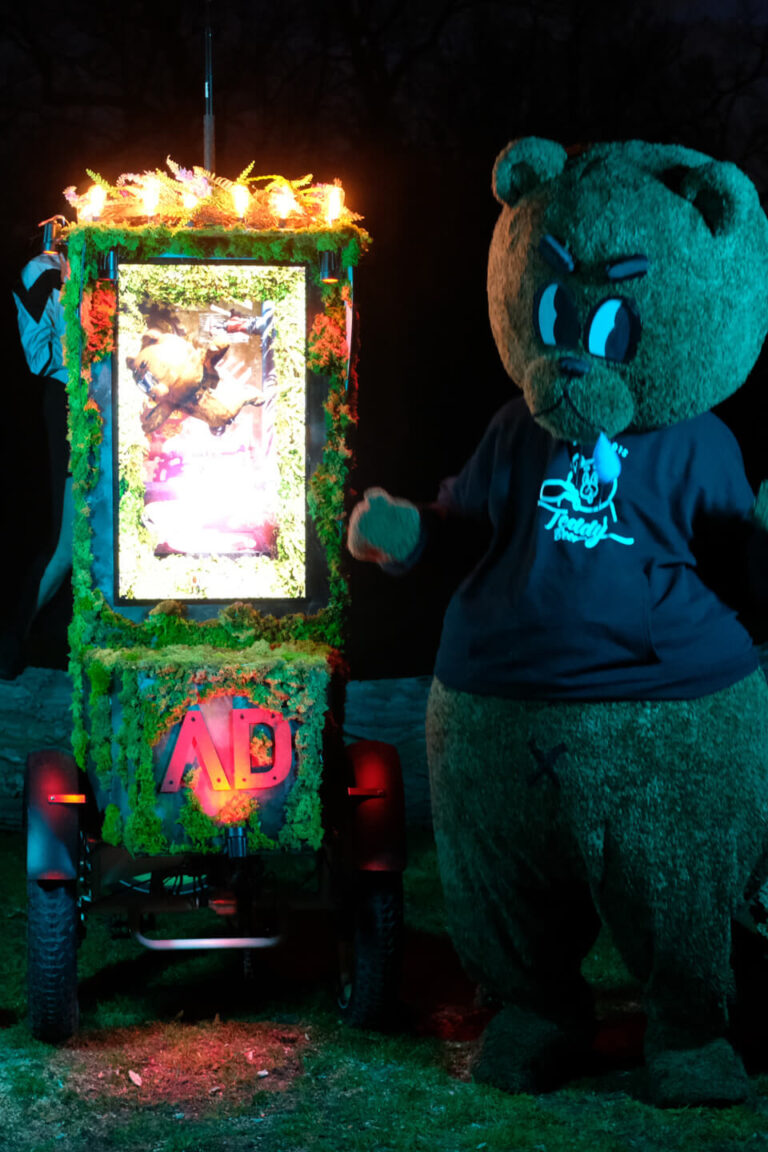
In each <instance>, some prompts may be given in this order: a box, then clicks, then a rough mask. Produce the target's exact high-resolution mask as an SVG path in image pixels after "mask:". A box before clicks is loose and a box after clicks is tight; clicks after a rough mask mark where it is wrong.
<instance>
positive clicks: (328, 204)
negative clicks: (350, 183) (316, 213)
mask: <svg viewBox="0 0 768 1152" xmlns="http://www.w3.org/2000/svg"><path fill="white" fill-rule="evenodd" d="M343 208H344V189H343V188H340V187H339V185H338V184H329V185H328V190H327V192H326V197H325V218H326V220H327V221H328V223H329V224H333V222H334V221H335V220H338V218H339V216H341V213H342V210H343Z"/></svg>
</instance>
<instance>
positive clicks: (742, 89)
mask: <svg viewBox="0 0 768 1152" xmlns="http://www.w3.org/2000/svg"><path fill="white" fill-rule="evenodd" d="M630 8H631V9H633V11H630ZM205 10H206V5H205V3H204V2H203V0H162V3H151V2H145V0H121V3H120V4H119V5H113V4H103V5H101V6H99V5H97V4H92V3H79V2H78V3H73V2H69V3H63V4H58V5H53V4H49V3H45V2H42V3H40V2H38V3H36V4H34V5H33V4H26V5H24V4H20V3H17V4H15V6H14V10H13V11H12V12H10V13H9V14H8V15H6V16H5V17H4V20H3V29H2V34H1V36H0V78H1V80H0V83H2V93H3V95H2V107H1V113H2V133H0V136H1V137H2V143H1V144H0V148H2V150H3V155H2V173H3V175H2V188H3V201H4V203H3V224H4V227H3V230H2V249H1V255H0V269H1V270H2V279H3V290H2V293H1V294H0V316H1V317H2V325H3V336H4V344H3V346H4V348H5V354H6V380H5V390H4V391H5V396H6V406H5V412H4V416H5V419H4V421H3V425H4V431H5V433H6V443H5V445H4V472H5V477H6V484H5V492H6V497H7V504H8V507H7V509H6V512H5V517H4V525H5V529H6V541H7V543H6V548H5V549H4V551H5V553H6V555H14V556H15V558H16V565H15V567H16V569H17V571H19V572H20V571H23V569H24V565H25V563H26V558H27V556H28V554H29V549H30V547H31V540H32V537H33V534H34V532H35V531H36V530H37V529H36V527H35V525H36V524H37V523H38V522H42V521H44V518H45V510H44V499H43V496H44V461H43V456H44V454H43V451H42V445H41V443H40V437H39V432H38V429H39V421H40V412H39V400H40V398H39V396H38V395H37V393H36V392H35V389H34V387H33V386H32V385H31V384H30V382H29V377H28V375H27V373H26V371H25V368H24V362H23V359H22V357H21V353H20V349H19V346H18V338H17V334H16V325H15V314H14V309H13V303H12V299H11V295H10V290H11V287H12V285H13V282H14V280H15V279H16V277H17V275H18V272H19V269H20V267H21V266H22V265H23V263H24V262H25V261H26V260H27V259H28V258H29V256H30V255H31V254H32V252H33V251H34V249H35V245H36V244H37V241H38V235H39V234H38V233H37V231H36V227H35V226H36V223H37V221H39V220H41V219H43V218H44V217H48V216H50V215H52V214H53V213H55V212H66V211H67V209H68V206H67V204H66V202H65V201H64V199H63V197H62V196H61V190H62V189H63V188H65V187H66V186H67V185H70V184H75V185H77V186H78V188H79V190H83V189H84V188H85V187H86V186H87V184H88V183H89V181H88V177H87V176H86V173H85V169H86V168H91V169H95V170H96V171H98V172H100V173H101V174H102V175H104V176H105V177H107V178H108V179H115V178H116V177H117V176H118V175H119V174H120V173H121V172H127V171H142V170H144V169H145V168H156V167H161V166H163V165H164V163H165V158H166V156H167V155H169V154H170V155H171V157H172V158H173V159H175V160H176V161H177V162H178V163H181V164H183V165H185V166H190V165H192V164H195V163H200V164H202V160H203V155H202V151H203V149H202V119H203V27H204V17H205ZM211 11H212V27H213V43H214V89H213V91H214V112H215V116H216V163H215V167H216V171H217V172H218V173H219V174H221V175H223V176H228V177H230V178H232V179H234V178H235V177H237V175H238V174H239V173H240V172H241V171H242V169H243V168H245V167H246V165H247V164H249V163H250V161H251V160H254V161H255V167H254V174H256V173H259V174H261V173H264V174H266V173H280V174H282V175H285V176H288V177H294V178H295V177H299V176H302V175H304V174H305V173H308V172H311V173H313V174H314V176H315V179H316V180H318V181H330V180H332V179H333V178H334V177H339V178H340V179H341V180H342V182H343V184H344V187H345V189H346V192H347V202H348V204H349V205H350V206H351V207H352V208H353V209H354V210H356V211H358V212H360V213H362V214H363V216H364V218H365V219H364V226H365V227H366V228H367V229H368V230H369V231H370V232H371V234H372V235H373V238H374V242H375V243H374V248H373V250H372V252H371V254H370V255H369V257H368V258H367V259H366V261H365V262H364V264H363V265H362V266H361V268H360V272H359V277H358V283H357V301H358V303H359V308H360V313H361V333H362V345H361V359H360V365H359V369H360V428H359V433H358V436H357V444H356V450H357V458H358V468H357V472H356V477H355V486H356V487H357V488H359V489H360V490H362V489H363V488H365V487H366V486H368V485H371V484H381V485H383V486H384V487H387V488H388V489H390V490H391V491H392V492H394V493H396V494H398V495H402V496H408V497H410V498H412V499H419V500H424V499H431V498H432V497H433V496H434V494H435V492H436V488H437V484H438V482H439V480H440V478H441V477H442V476H445V475H448V474H450V473H452V472H454V471H456V470H457V469H458V468H459V467H460V466H461V464H462V463H463V461H464V459H465V458H466V456H467V455H468V454H469V453H470V452H471V451H472V449H473V447H474V445H475V443H476V442H477V440H478V438H479V436H480V434H481V433H482V430H483V429H484V427H485V425H486V423H487V421H488V419H489V417H490V415H491V414H492V413H493V412H494V411H495V410H496V408H498V407H499V406H500V405H501V404H502V403H503V402H504V401H505V400H506V399H507V397H508V396H509V395H510V390H511V387H512V386H511V385H510V383H509V381H508V380H507V378H506V376H505V375H504V373H503V370H502V369H501V366H500V363H499V361H498V357H497V354H496V350H495V348H494V345H493V342H492V339H491V335H490V329H489V325H488V320H487V314H486V303H485V261H486V254H487V247H488V242H489V239H490V234H491V231H492V228H493V223H494V220H495V217H496V205H495V202H494V200H493V198H492V196H491V194H490V173H491V168H492V165H493V161H494V158H495V156H496V154H497V153H498V152H499V150H500V149H501V148H502V147H503V146H504V144H505V143H506V142H507V141H508V140H510V139H512V138H513V137H515V136H521V135H529V134H536V135H543V136H551V137H553V138H555V139H557V140H560V141H561V142H562V143H565V144H573V143H586V142H589V141H594V140H600V139H627V138H631V137H639V138H644V139H648V140H654V141H660V142H669V143H671V142H678V143H681V144H685V145H688V146H689V147H693V148H698V149H701V150H702V151H704V152H707V153H709V154H711V155H713V156H715V157H718V158H721V159H728V160H732V161H734V162H736V163H737V164H739V165H740V166H741V167H743V168H744V169H745V170H746V171H747V172H748V173H749V175H750V176H751V177H752V178H753V180H754V181H755V182H756V184H757V186H758V188H759V190H760V192H761V195H762V196H763V200H764V203H765V202H766V197H768V18H767V16H766V5H765V3H764V0H742V2H739V0H730V2H728V0H674V2H670V0H663V2H662V0H646V2H645V3H643V2H640V3H637V4H635V5H631V6H630V5H628V4H617V3H616V2H615V0H613V2H607V0H538V2H536V3H532V2H515V0H508V2H506V3H504V2H501V0H487V2H474V3H473V2H470V0H326V2H323V0H281V2H280V3H279V4H265V3H261V2H256V3H254V2H251V3H248V2H245V0H218V2H214V3H213V4H212V5H211ZM765 375H766V356H765V354H764V355H763V357H762V360H761V362H760V363H759V364H758V366H757V368H756V369H755V371H754V373H753V375H752V378H751V380H750V381H749V383H748V384H747V385H746V386H745V387H744V388H743V389H742V390H741V392H740V393H739V394H738V396H737V397H735V398H734V399H733V400H731V401H729V402H727V403H726V404H725V405H724V406H723V407H722V408H721V410H720V414H721V415H722V416H723V417H724V418H725V419H726V421H727V422H728V423H729V424H730V425H731V426H732V427H733V429H734V431H735V432H736V434H737V436H738V437H739V439H740V441H741V443H742V448H743V451H744V454H745V461H746V464H747V470H748V473H749V475H750V479H751V480H752V482H753V484H754V483H757V481H758V480H759V478H760V476H761V474H763V475H764V474H767V473H768V467H766V465H765V448H764V440H765V438H764V434H763V433H762V429H761V427H760V424H759V422H758V419H757V412H758V409H757V396H758V394H759V390H760V388H761V387H762V386H763V385H764V379H765ZM11 542H13V544H12V546H10V545H11ZM435 579H436V574H435V573H433V572H432V573H430V572H427V571H425V572H420V573H417V574H416V575H415V576H412V577H409V578H408V579H407V580H404V581H399V582H398V581H392V580H390V579H388V578H386V577H384V576H383V575H382V574H381V573H379V572H378V571H377V570H372V569H369V568H360V567H358V568H356V570H355V572H354V575H353V596H354V611H353V621H352V622H353V630H352V642H351V645H350V650H349V655H350V657H351V661H352V672H353V675H354V676H357V677H370V676H387V675H412V674H418V673H426V672H428V671H429V670H430V667H431V660H432V655H433V650H434V644H435V641H436V637H437V633H438V630H439V624H440V618H441V614H442V603H443V600H444V596H445V595H446V594H447V589H446V588H445V587H444V585H445V581H439V583H440V588H439V589H438V590H437V592H436V591H435V590H434V582H435ZM62 614H63V615H66V603H65V602H64V603H63V605H61V604H60V605H59V616H60V617H62V618H63V615H62ZM54 625H55V621H54ZM56 627H58V625H56V626H53V625H52V629H51V630H52V632H54V633H55V632H56ZM58 634H59V635H60V636H62V637H63V630H62V629H61V628H59V633H58ZM61 643H62V644H63V640H62V641H61ZM55 656H56V654H55V652H54V654H53V659H55Z"/></svg>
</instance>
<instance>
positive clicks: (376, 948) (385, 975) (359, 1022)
mask: <svg viewBox="0 0 768 1152" xmlns="http://www.w3.org/2000/svg"><path fill="white" fill-rule="evenodd" d="M352 899H353V907H352V909H351V913H352V917H353V926H352V929H353V930H352V933H351V936H350V938H349V939H348V940H346V941H342V942H341V944H340V947H339V959H340V970H339V991H338V1004H339V1008H340V1009H341V1014H342V1018H343V1019H344V1020H345V1021H346V1022H347V1023H348V1024H350V1025H352V1027H354V1028H382V1027H384V1026H386V1025H390V1026H391V1025H392V1023H393V1019H394V1014H395V1012H396V1009H397V1005H398V997H399V991H400V973H401V967H402V934H403V880H402V875H401V874H400V873H399V872H361V873H359V874H358V876H357V877H356V882H355V888H354V895H353V898H352Z"/></svg>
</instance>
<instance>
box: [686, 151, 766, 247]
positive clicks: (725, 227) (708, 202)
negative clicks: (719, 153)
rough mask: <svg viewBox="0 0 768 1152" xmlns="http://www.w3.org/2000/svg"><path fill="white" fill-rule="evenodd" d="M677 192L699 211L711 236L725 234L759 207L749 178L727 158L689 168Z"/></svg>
mask: <svg viewBox="0 0 768 1152" xmlns="http://www.w3.org/2000/svg"><path fill="white" fill-rule="evenodd" d="M679 192H680V195H681V196H684V197H685V199H686V200H689V201H690V202H691V204H693V206H694V208H695V209H696V210H697V211H698V212H700V213H701V215H702V216H703V218H704V222H705V224H706V225H707V227H708V228H709V230H710V232H711V233H712V235H713V236H725V235H727V234H728V233H729V232H732V231H734V230H735V229H736V227H737V226H738V225H739V222H740V221H743V220H745V219H747V217H748V216H749V214H750V213H753V212H754V211H755V210H757V209H759V207H760V204H759V201H758V197H757V192H756V190H755V186H754V185H753V183H752V181H751V180H749V179H748V178H747V177H746V176H745V175H744V173H743V172H742V171H741V170H740V169H739V168H737V167H736V165H735V164H730V163H728V161H718V160H711V161H710V162H709V163H708V164H700V165H697V166H696V167H695V168H688V169H687V170H686V171H685V173H684V175H683V177H682V179H681V181H680V185H679Z"/></svg>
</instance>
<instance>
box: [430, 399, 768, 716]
mask: <svg viewBox="0 0 768 1152" xmlns="http://www.w3.org/2000/svg"><path fill="white" fill-rule="evenodd" d="M614 447H615V448H616V450H617V452H618V454H619V457H620V459H621V464H622V470H621V474H620V476H619V477H618V480H616V481H614V482H612V483H602V484H601V483H600V481H599V479H598V477H597V475H596V473H595V469H594V466H593V462H592V460H591V457H590V456H589V454H588V453H589V450H588V449H584V450H582V449H580V448H579V447H578V446H575V445H569V444H566V443H564V442H561V441H556V440H555V439H554V438H553V437H551V436H550V435H549V433H547V432H546V431H545V430H544V429H542V428H540V427H539V425H537V424H536V423H535V422H534V420H533V419H532V417H531V415H530V413H529V411H528V409H527V407H526V405H525V402H524V400H522V399H517V400H513V401H511V402H510V403H508V404H507V405H505V406H504V407H503V408H502V409H501V410H500V412H499V413H497V415H496V417H495V418H494V419H493V421H492V422H491V424H490V426H489V428H488V429H487V431H486V433H485V436H484V437H483V440H482V441H481V443H480V445H479V447H478V449H477V451H476V452H475V453H474V455H473V456H472V457H471V459H470V460H469V461H468V463H467V464H466V466H465V467H464V468H463V470H462V472H461V474H460V475H459V476H458V477H456V478H455V479H454V480H452V481H449V482H447V483H446V484H444V485H443V488H442V489H441V495H440V498H439V505H440V506H441V507H442V510H443V511H444V512H445V514H446V519H447V520H449V521H450V519H451V517H453V516H460V517H471V518H476V519H479V520H486V521H488V522H489V526H490V530H491V538H490V544H489V545H488V547H487V549H486V551H485V553H484V555H483V556H482V558H481V559H480V561H479V563H478V564H477V565H476V566H475V567H474V569H473V570H472V572H471V573H470V574H469V576H468V577H467V578H466V579H465V580H464V581H463V582H462V584H461V585H460V587H459V589H458V590H457V591H456V593H455V594H454V596H453V598H452V600H451V603H450V605H449V607H448V611H447V613H446V617H445V622H444V625H443V633H442V640H441V643H440V648H439V651H438V656H437V662H436V667H435V673H436V675H437V676H438V678H439V679H440V680H441V681H442V682H443V683H445V684H446V685H448V686H449V687H453V688H456V689H459V690H462V691H467V692H476V693H480V694H486V695H496V696H511V697H516V698H540V699H559V700H568V699H573V700H589V699H602V700H605V699H632V698H638V699H643V698H645V699H649V698H650V699H654V698H677V699H687V698H693V697H698V696H703V695H706V694H708V693H710V692H715V691H718V690H719V689H721V688H725V687H727V686H728V685H729V684H732V683H735V682H736V681H737V680H740V679H742V678H743V677H745V676H747V675H749V674H750V673H751V672H753V671H754V670H755V669H756V668H758V666H759V664H758V658H757V653H756V650H755V648H754V646H753V644H752V640H751V638H750V635H749V633H748V632H747V630H746V629H745V627H744V626H743V625H742V623H741V622H740V620H739V619H738V617H737V614H736V612H735V610H734V609H733V608H732V607H730V606H729V605H728V604H726V603H725V601H724V600H723V599H721V598H720V597H719V596H718V595H717V594H716V593H715V591H714V590H713V589H712V588H711V587H710V586H709V585H708V584H707V583H705V582H704V579H703V578H702V571H701V566H700V564H699V560H698V555H699V553H698V550H697V540H698V539H699V538H701V539H704V538H705V537H706V535H707V533H708V532H712V531H715V532H717V531H718V530H720V529H721V528H724V527H727V526H728V525H731V526H732V525H734V524H736V525H737V526H739V527H743V528H744V529H745V530H746V531H747V532H749V531H751V529H750V527H749V525H750V513H751V509H752V505H753V502H754V496H753V493H752V491H751V489H750V487H749V484H748V482H747V479H746V476H745V474H744V468H743V464H742V460H741V453H740V450H739V447H738V445H737V443H736V441H735V439H734V437H733V436H732V434H731V433H730V432H729V430H728V429H727V428H726V426H725V425H724V424H723V423H722V421H720V420H719V419H718V418H717V417H716V416H714V415H712V414H711V413H705V414H704V415H701V416H697V417H695V418H693V419H691V420H686V421H683V422H681V423H679V424H675V425H673V426H671V427H668V428H660V429H658V430H655V431H651V432H643V433H631V432H626V433H622V434H620V435H619V436H618V437H617V438H616V440H615V441H614ZM426 519H428V518H426ZM737 535H738V534H737ZM742 535H743V533H742ZM726 538H727V533H724V535H723V539H724V540H725V539H726ZM734 538H735V537H734ZM739 538H741V537H739ZM732 561H733V563H734V564H738V563H740V562H741V558H740V557H739V556H733V557H732Z"/></svg>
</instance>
